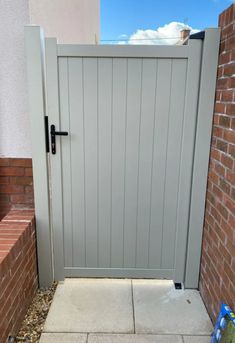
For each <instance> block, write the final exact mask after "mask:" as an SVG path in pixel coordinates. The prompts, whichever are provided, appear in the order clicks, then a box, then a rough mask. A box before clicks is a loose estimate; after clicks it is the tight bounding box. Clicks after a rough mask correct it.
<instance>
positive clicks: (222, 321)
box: [210, 304, 235, 343]
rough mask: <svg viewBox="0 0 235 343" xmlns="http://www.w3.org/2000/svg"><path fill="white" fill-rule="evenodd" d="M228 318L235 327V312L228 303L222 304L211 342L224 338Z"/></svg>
mask: <svg viewBox="0 0 235 343" xmlns="http://www.w3.org/2000/svg"><path fill="white" fill-rule="evenodd" d="M227 320H229V321H231V322H232V324H233V325H234V327H235V314H234V313H233V311H232V310H231V308H230V307H229V306H228V305H226V304H222V305H221V308H220V312H219V315H218V318H217V321H216V324H215V328H214V331H213V334H212V337H211V341H210V343H218V342H220V341H221V340H222V337H223V331H225V329H226V327H227V324H228V321H227Z"/></svg>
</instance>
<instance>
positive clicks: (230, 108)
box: [226, 104, 235, 116]
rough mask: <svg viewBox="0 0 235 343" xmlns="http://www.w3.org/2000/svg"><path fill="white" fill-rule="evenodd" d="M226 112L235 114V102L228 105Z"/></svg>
mask: <svg viewBox="0 0 235 343" xmlns="http://www.w3.org/2000/svg"><path fill="white" fill-rule="evenodd" d="M226 114H227V115H231V116H235V104H228V105H227V106H226Z"/></svg>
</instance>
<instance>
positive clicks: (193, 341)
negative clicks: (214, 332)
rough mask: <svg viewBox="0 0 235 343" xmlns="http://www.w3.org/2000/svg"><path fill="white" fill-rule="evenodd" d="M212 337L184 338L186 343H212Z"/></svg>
mask: <svg viewBox="0 0 235 343" xmlns="http://www.w3.org/2000/svg"><path fill="white" fill-rule="evenodd" d="M210 339H211V337H210V336H184V343H210Z"/></svg>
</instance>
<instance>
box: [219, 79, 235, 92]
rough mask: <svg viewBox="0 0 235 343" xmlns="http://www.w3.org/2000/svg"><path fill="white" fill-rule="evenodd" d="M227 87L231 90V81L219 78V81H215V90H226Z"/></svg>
mask: <svg viewBox="0 0 235 343" xmlns="http://www.w3.org/2000/svg"><path fill="white" fill-rule="evenodd" d="M229 85H230V87H231V88H232V86H231V81H230V80H229V79H228V78H221V79H218V80H217V85H216V88H217V90H219V89H227V88H228V86H229Z"/></svg>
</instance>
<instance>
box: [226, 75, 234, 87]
mask: <svg viewBox="0 0 235 343" xmlns="http://www.w3.org/2000/svg"><path fill="white" fill-rule="evenodd" d="M227 86H228V88H235V77H230V78H229V79H228V85H227Z"/></svg>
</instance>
